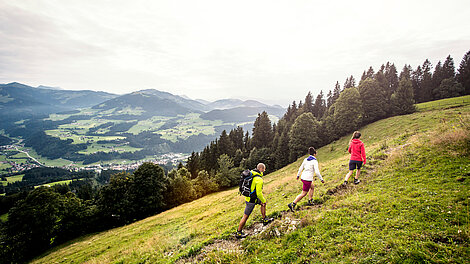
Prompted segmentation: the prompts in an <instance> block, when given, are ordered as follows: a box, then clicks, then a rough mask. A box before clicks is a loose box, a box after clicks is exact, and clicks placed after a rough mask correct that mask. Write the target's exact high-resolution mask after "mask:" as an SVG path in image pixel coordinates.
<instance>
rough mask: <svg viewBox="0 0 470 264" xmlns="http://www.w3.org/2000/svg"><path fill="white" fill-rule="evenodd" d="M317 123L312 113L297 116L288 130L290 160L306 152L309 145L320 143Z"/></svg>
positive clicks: (316, 145)
mask: <svg viewBox="0 0 470 264" xmlns="http://www.w3.org/2000/svg"><path fill="white" fill-rule="evenodd" d="M319 125H320V124H319V122H318V121H317V120H316V119H315V117H314V116H313V114H312V113H303V114H301V115H300V116H299V117H297V119H296V120H295V122H294V125H292V128H291V130H290V132H289V150H290V160H295V159H297V158H299V157H301V156H302V155H304V154H306V153H307V149H308V148H309V147H318V146H319V145H320V144H321V141H320V138H319V137H318V130H319Z"/></svg>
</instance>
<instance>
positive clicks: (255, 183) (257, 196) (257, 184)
mask: <svg viewBox="0 0 470 264" xmlns="http://www.w3.org/2000/svg"><path fill="white" fill-rule="evenodd" d="M265 170H266V166H265V165H264V164H263V163H259V164H258V166H256V169H255V170H252V171H250V176H251V177H252V178H251V179H250V180H251V187H250V194H249V197H248V196H247V197H245V203H246V206H245V212H244V214H243V217H242V219H241V220H240V224H239V225H238V229H237V232H236V233H235V237H236V238H244V237H246V236H247V235H246V234H245V233H243V231H242V229H243V227H244V226H245V224H246V221H247V220H248V217H249V216H250V214H251V212H253V209H254V208H255V205H257V204H259V205H261V215H262V216H263V224H264V225H267V224H268V223H269V222H271V221H272V220H273V218H266V199H265V198H264V196H263V178H262V177H263V172H264V171H265ZM241 185H242V184H240V189H241ZM244 195H245V194H244Z"/></svg>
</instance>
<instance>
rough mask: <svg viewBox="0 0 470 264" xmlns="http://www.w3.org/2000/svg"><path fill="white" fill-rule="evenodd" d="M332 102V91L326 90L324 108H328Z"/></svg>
mask: <svg viewBox="0 0 470 264" xmlns="http://www.w3.org/2000/svg"><path fill="white" fill-rule="evenodd" d="M332 104H333V93H332V92H331V90H329V91H328V94H327V95H326V108H329V107H330V106H331V105H332Z"/></svg>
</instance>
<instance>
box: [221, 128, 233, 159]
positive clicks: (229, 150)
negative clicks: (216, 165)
mask: <svg viewBox="0 0 470 264" xmlns="http://www.w3.org/2000/svg"><path fill="white" fill-rule="evenodd" d="M217 149H218V151H217V155H218V156H220V155H222V154H227V155H228V156H230V157H233V156H235V150H236V149H235V147H234V146H233V142H232V140H230V138H229V136H228V135H227V131H225V130H224V131H222V133H221V134H220V138H219V141H218V144H217Z"/></svg>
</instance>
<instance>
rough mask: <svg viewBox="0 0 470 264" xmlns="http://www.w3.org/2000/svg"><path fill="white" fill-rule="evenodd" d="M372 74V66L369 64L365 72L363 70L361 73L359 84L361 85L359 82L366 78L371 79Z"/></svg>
mask: <svg viewBox="0 0 470 264" xmlns="http://www.w3.org/2000/svg"><path fill="white" fill-rule="evenodd" d="M374 75H375V72H374V69H373V68H372V66H370V67H369V69H368V70H367V72H365V71H364V73H363V74H362V77H361V80H360V81H359V85H361V83H362V82H363V81H365V80H366V79H367V78H370V79H373V78H374Z"/></svg>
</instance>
